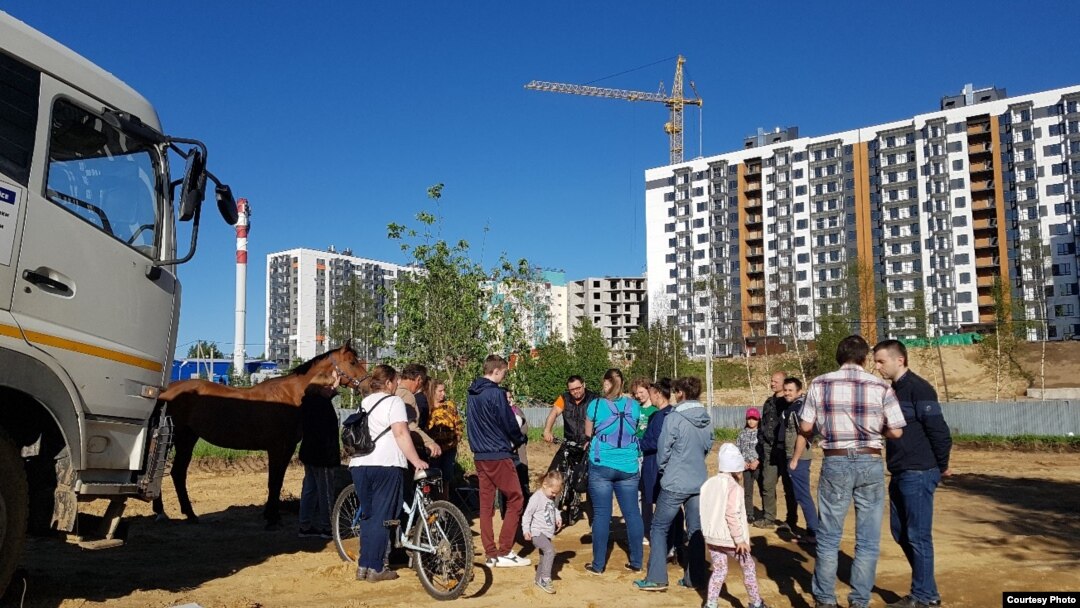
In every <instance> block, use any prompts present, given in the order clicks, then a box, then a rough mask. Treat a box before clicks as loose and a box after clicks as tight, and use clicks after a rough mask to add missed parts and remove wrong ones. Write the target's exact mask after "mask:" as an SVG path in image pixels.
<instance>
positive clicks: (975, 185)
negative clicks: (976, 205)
mask: <svg viewBox="0 0 1080 608" xmlns="http://www.w3.org/2000/svg"><path fill="white" fill-rule="evenodd" d="M993 189H994V180H992V179H982V180H978V181H974V180H973V181H972V182H971V191H972V192H979V191H983V190H993Z"/></svg>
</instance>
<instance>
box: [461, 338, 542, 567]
mask: <svg viewBox="0 0 1080 608" xmlns="http://www.w3.org/2000/svg"><path fill="white" fill-rule="evenodd" d="M508 370H509V366H508V365H507V363H506V359H503V358H502V357H500V356H498V355H489V356H488V358H487V359H485V360H484V375H483V376H482V377H480V378H477V379H476V380H474V381H473V383H472V386H470V387H469V394H468V396H467V398H466V403H467V408H466V410H465V413H466V419H465V430H466V432H467V433H468V436H469V447H470V448H471V449H472V452H473V459H474V460H475V461H476V476H477V477H478V478H479V480H480V540H481V542H482V543H483V544H484V553H485V554H487V565H488V567H492V568H511V567H516V566H528V565H529V564H530V563H531V562H530V560H528V559H525V558H523V557H519V556H518V555H517V554H516V553H514V551H513V546H514V534H515V533H516V532H517V527H518V523H519V522H520V521H521V511H522V507H523V505H524V502H525V497H524V495H522V493H521V484H520V482H519V481H518V475H517V469H516V468H514V460H513V458H514V452H515V451H516V450H517V449H518V447H520V446H521V445H523V444H524V443H526V442H528V438H527V437H526V436H525V435H523V434H522V433H521V428H520V427H519V426H518V423H517V421H516V420H515V419H514V412H513V410H511V409H510V402H509V401H508V400H507V398H506V389H504V388H502V387H501V386H499V383H501V382H502V381H503V379H504V378H506V372H507V371H508ZM496 490H498V491H499V492H501V493H502V495H503V496H504V497H505V499H506V517H505V518H504V519H503V522H502V529H501V530H500V531H499V544H498V546H496V544H495V530H494V526H493V524H492V521H491V520H492V517H493V516H494V512H495V491H496Z"/></svg>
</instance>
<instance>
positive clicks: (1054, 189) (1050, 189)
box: [1046, 184, 1065, 196]
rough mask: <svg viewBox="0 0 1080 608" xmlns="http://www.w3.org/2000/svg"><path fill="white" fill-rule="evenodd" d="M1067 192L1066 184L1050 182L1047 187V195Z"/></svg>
mask: <svg viewBox="0 0 1080 608" xmlns="http://www.w3.org/2000/svg"><path fill="white" fill-rule="evenodd" d="M1055 194H1065V184H1050V185H1049V186H1047V187H1046V195H1047V196H1054V195H1055Z"/></svg>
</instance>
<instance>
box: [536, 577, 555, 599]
mask: <svg viewBox="0 0 1080 608" xmlns="http://www.w3.org/2000/svg"><path fill="white" fill-rule="evenodd" d="M536 586H537V587H539V588H541V589H543V590H544V593H550V594H552V595H555V586H554V585H552V584H551V579H545V580H538V581H536Z"/></svg>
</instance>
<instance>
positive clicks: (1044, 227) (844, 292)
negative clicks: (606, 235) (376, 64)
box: [645, 86, 1080, 356]
mask: <svg viewBox="0 0 1080 608" xmlns="http://www.w3.org/2000/svg"><path fill="white" fill-rule="evenodd" d="M1078 104H1080V86H1073V87H1067V88H1063V89H1056V90H1051V91H1044V92H1040V93H1034V94H1030V95H1022V96H1019V97H1007V96H1006V94H1005V91H1004V90H1001V89H996V88H989V89H982V90H973V89H972V88H971V87H970V86H968V87H965V89H964V92H963V94H961V95H959V96H955V97H946V98H944V99H942V100H941V105H940V109H939V110H938V111H936V112H931V113H927V114H919V115H917V116H914V117H913V118H910V119H905V120H901V121H896V122H891V123H887V124H882V125H875V126H871V127H864V128H859V129H854V130H851V131H844V132H841V133H834V134H829V135H823V136H819V137H799V134H798V130H797V129H795V128H791V129H787V130H785V131H780V130H777V131H776V132H775V133H760V132H759V134H758V135H757V136H752V137H750V138H748V139H747V140H746V141H745V142H744V148H743V149H741V150H737V151H733V152H729V153H726V154H720V155H717V156H712V157H708V158H700V159H695V160H692V161H688V162H685V163H682V164H679V165H673V166H666V167H659V168H656V169H650V170H648V171H646V173H645V181H646V194H645V213H646V232H647V242H648V251H647V256H648V260H647V264H648V266H647V267H648V277H649V282H650V287H651V289H652V290H653V291H652V292H651V293H650V295H651V296H652V297H651V298H650V312H649V314H650V318H652V319H657V318H667V319H671V320H674V321H675V322H676V323H678V325H679V328H680V330H681V331H682V332H683V333H684V337H685V339H686V341H687V344H688V345H689V348H690V349H691V353H692V354H695V355H705V354H706V353H707V352H710V351H711V352H713V353H714V354H716V355H719V356H725V355H732V354H737V353H740V352H743V349H744V348H748V349H750V351H751V352H756V351H757V350H759V349H760V347H761V346H763V345H767V344H768V343H769V342H770V341H773V340H780V339H785V340H788V339H790V338H792V337H795V338H797V339H800V340H808V339H813V337H814V336H815V335H816V333H817V330H818V321H819V320H820V319H821V318H822V316H823V315H828V314H833V313H835V314H838V315H841V316H843V318H844V319H845V320H846V321H847V322H849V323H851V326H852V329H853V330H857V331H861V332H862V333H863V334H864V335H868V336H869V337H871V339H877V338H879V337H884V336H890V337H913V336H916V335H920V334H925V335H929V336H934V335H944V334H951V333H957V332H963V331H972V330H974V331H979V330H986V329H988V328H989V327H991V326H992V325H993V323H994V319H995V314H996V313H997V312H998V311H1004V312H1005V314H1007V315H1009V316H1011V317H1014V318H1015V317H1020V318H1023V319H1026V320H1028V321H1035V322H1033V323H1028V324H1027V326H1028V327H1030V328H1031V329H1030V330H1029V331H1030V334H1031V336H1032V337H1038V336H1041V335H1043V333H1044V331H1045V335H1046V336H1047V337H1048V338H1049V339H1063V338H1068V337H1071V336H1075V335H1080V296H1078V286H1077V270H1078V268H1077V267H1078V262H1080V259H1078V258H1077V249H1076V245H1077V238H1078V232H1080V231H1078V229H1077V228H1078V223H1077V216H1078V211H1080V107H1078ZM1014 304H1015V306H1014ZM710 315H711V316H710ZM709 321H711V324H710V323H709ZM1043 323H1045V330H1044V329H1043V328H1042V324H1043ZM710 325H711V326H712V327H710ZM710 330H711V331H712V332H713V333H712V338H711V339H710V337H709V333H708V332H709V331H710ZM710 343H711V344H712V348H711V349H710V348H709V344H710Z"/></svg>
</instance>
